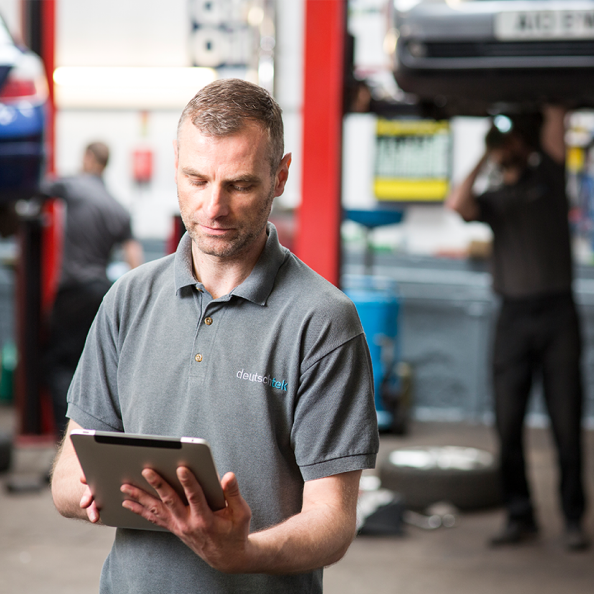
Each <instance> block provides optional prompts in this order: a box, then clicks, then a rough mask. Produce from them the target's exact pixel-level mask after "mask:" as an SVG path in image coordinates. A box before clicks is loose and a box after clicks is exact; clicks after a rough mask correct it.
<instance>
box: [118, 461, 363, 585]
mask: <svg viewBox="0 0 594 594" xmlns="http://www.w3.org/2000/svg"><path fill="white" fill-rule="evenodd" d="M143 474H144V477H145V478H146V479H147V481H148V483H149V484H150V485H151V486H152V487H153V488H154V489H155V490H156V491H157V494H158V496H159V497H153V496H152V495H151V494H149V493H147V492H145V491H143V490H142V489H138V488H136V487H133V486H131V485H124V486H123V487H122V491H123V492H124V493H125V495H126V496H127V498H128V500H127V501H126V502H124V506H125V507H127V508H128V509H130V510H132V511H134V512H135V513H137V514H139V515H141V516H142V517H144V518H146V519H147V520H149V521H151V522H154V523H155V524H157V525H159V526H163V527H165V528H167V529H169V530H170V531H171V532H173V533H174V534H176V535H177V536H178V537H179V538H180V539H181V540H182V541H183V542H184V543H185V544H186V545H187V546H188V547H189V548H190V549H192V550H193V551H194V552H195V553H196V554H197V555H199V556H200V557H201V558H202V559H204V560H205V561H206V562H207V563H208V564H209V565H211V566H212V567H214V568H215V569H218V570H220V571H223V572H226V573H267V574H284V575H287V574H292V573H302V572H305V571H311V570H313V569H317V568H319V567H324V566H326V565H330V564H332V563H335V562H337V561H338V560H339V559H341V558H342V556H343V555H344V554H345V553H346V551H347V549H348V547H349V545H350V543H351V541H352V540H353V538H354V535H355V520H356V505H357V495H358V488H359V479H360V476H361V471H354V472H346V473H343V474H338V475H335V476H330V477H326V478H321V479H317V480H311V481H307V482H306V483H305V486H304V490H303V505H302V509H301V512H300V513H298V514H296V515H295V516H292V517H291V518H289V519H288V520H286V521H285V522H283V523H281V524H278V525H276V526H273V527H271V528H268V529H266V530H262V531H261V532H255V533H253V534H250V533H249V525H250V519H251V511H250V508H249V506H248V504H247V502H246V501H245V500H244V499H243V497H242V496H241V493H240V491H239V485H238V483H237V479H236V477H235V475H234V474H233V473H227V474H226V475H225V476H224V477H223V479H222V481H221V483H222V486H223V491H224V493H225V499H226V501H227V507H226V508H225V509H223V510H220V511H217V512H212V511H211V510H210V508H209V507H208V504H207V503H206V500H205V498H204V494H203V492H202V490H201V488H200V486H199V484H198V482H197V481H196V479H195V477H194V475H193V474H192V473H191V472H190V471H189V470H188V469H186V468H179V469H178V478H179V479H180V482H181V484H182V485H183V487H184V490H185V494H186V497H187V499H188V505H187V506H186V505H184V503H183V502H182V500H181V499H180V498H179V497H178V495H177V494H176V493H175V491H174V490H173V489H172V488H171V487H170V486H169V485H168V484H167V483H166V482H165V481H164V480H163V479H162V478H161V477H160V476H159V475H158V474H157V473H155V472H153V471H151V470H145V471H144V473H143Z"/></svg>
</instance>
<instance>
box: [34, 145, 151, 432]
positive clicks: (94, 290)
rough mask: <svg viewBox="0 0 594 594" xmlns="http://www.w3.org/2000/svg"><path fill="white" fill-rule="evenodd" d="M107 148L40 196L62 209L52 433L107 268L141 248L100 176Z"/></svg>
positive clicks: (48, 354) (133, 259)
mask: <svg viewBox="0 0 594 594" xmlns="http://www.w3.org/2000/svg"><path fill="white" fill-rule="evenodd" d="M108 160H109V148H108V147H107V145H106V144H104V143H102V142H93V143H91V144H89V145H88V146H87V147H86V149H85V152H84V156H83V163H82V172H81V173H80V174H79V175H75V176H71V177H63V178H59V179H56V180H46V181H45V182H44V183H43V186H42V190H43V192H44V193H45V194H46V195H48V196H51V197H54V198H61V199H62V200H64V202H65V205H66V220H65V224H64V243H63V253H62V262H61V272H60V278H59V285H58V292H57V295H56V299H55V302H54V305H53V308H52V312H51V316H50V321H49V331H48V339H47V345H46V349H45V355H44V370H45V380H46V384H47V386H48V389H49V391H50V394H51V397H52V403H53V407H54V417H55V422H56V429H57V432H58V434H59V435H61V434H62V433H63V432H64V429H65V428H66V422H67V420H66V394H67V392H68V387H69V386H70V381H71V380H72V376H73V375H74V370H75V369H76V365H77V363H78V360H79V358H80V355H81V353H82V351H83V347H84V344H85V340H86V337H87V333H88V331H89V328H90V327H91V324H92V322H93V319H94V318H95V314H96V313H97V310H98V309H99V305H100V304H101V301H102V299H103V296H104V295H105V293H106V292H107V290H108V289H109V287H110V286H111V282H110V281H109V280H108V278H107V273H106V269H107V265H108V263H109V259H110V256H111V254H112V250H113V248H114V247H115V246H117V245H121V246H122V248H123V254H124V259H125V261H126V262H127V264H128V265H129V266H130V267H131V268H135V267H136V266H138V265H139V264H141V263H142V259H143V251H142V247H141V245H140V244H139V243H138V242H137V241H136V240H135V239H134V238H133V235H132V227H131V221H130V215H129V213H128V212H127V211H126V209H125V208H124V207H123V206H122V205H121V204H120V203H119V202H118V201H117V200H116V199H115V198H113V196H112V195H111V194H110V193H109V191H108V190H107V188H106V187H105V183H104V181H103V177H102V176H103V172H104V170H105V168H106V166H107V163H108Z"/></svg>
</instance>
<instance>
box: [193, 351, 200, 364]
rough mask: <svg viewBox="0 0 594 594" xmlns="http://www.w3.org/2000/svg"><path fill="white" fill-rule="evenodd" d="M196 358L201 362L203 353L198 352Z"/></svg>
mask: <svg viewBox="0 0 594 594" xmlns="http://www.w3.org/2000/svg"><path fill="white" fill-rule="evenodd" d="M194 359H196V362H197V363H200V361H202V355H201V354H200V353H198V354H197V355H196V356H195V357H194Z"/></svg>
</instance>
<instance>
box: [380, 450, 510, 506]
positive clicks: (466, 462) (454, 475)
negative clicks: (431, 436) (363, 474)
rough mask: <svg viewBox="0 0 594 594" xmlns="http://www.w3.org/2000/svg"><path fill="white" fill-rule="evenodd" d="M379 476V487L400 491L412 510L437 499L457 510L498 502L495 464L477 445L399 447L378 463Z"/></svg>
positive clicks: (497, 472)
mask: <svg viewBox="0 0 594 594" xmlns="http://www.w3.org/2000/svg"><path fill="white" fill-rule="evenodd" d="M379 478H380V480H381V485H382V488H384V489H390V490H392V491H396V492H397V493H400V494H401V495H402V497H403V498H404V502H405V504H406V507H407V508H409V509H413V510H424V509H425V508H427V507H429V506H430V505H432V504H433V503H437V502H440V501H446V502H448V503H451V504H452V505H454V506H455V507H457V508H458V509H460V510H477V509H482V508H489V507H496V506H498V505H501V485H500V475H499V468H498V464H497V462H496V460H495V458H494V456H493V455H492V454H491V453H489V452H487V451H485V450H480V449H477V448H466V447H457V446H441V447H440V446H416V447H406V448H399V449H397V450H394V451H392V452H391V453H390V454H389V456H387V457H386V459H385V460H384V461H383V462H382V463H381V465H380V468H379Z"/></svg>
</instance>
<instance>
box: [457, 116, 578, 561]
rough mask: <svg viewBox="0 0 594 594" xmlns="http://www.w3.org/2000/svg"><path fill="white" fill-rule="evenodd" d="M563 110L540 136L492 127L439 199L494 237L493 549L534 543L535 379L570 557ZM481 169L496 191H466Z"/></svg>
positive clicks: (574, 413) (574, 330) (573, 515)
mask: <svg viewBox="0 0 594 594" xmlns="http://www.w3.org/2000/svg"><path fill="white" fill-rule="evenodd" d="M565 116H566V113H565V110H564V109H563V108H561V107H557V106H546V107H545V108H544V109H543V113H542V118H541V125H540V126H539V128H538V129H539V132H540V133H539V134H538V135H535V134H531V133H530V131H531V130H532V129H533V128H532V127H531V126H530V125H529V124H530V123H531V122H530V119H529V118H528V116H524V117H523V118H522V117H520V116H518V117H517V118H516V119H515V120H513V119H510V120H509V121H510V124H511V128H510V129H509V130H506V131H505V132H502V131H500V130H499V129H498V128H497V127H495V126H493V127H492V128H491V130H490V131H489V133H488V134H487V137H486V152H485V154H484V155H483V157H482V158H481V159H480V161H479V163H478V164H477V166H476V167H475V168H474V170H473V171H472V172H471V173H470V174H469V175H468V177H467V178H466V179H465V180H464V181H463V182H462V183H461V184H460V185H459V186H458V187H456V188H454V189H453V190H452V192H451V194H450V196H449V198H448V200H447V205H448V207H449V208H451V209H453V210H455V211H457V212H458V213H459V214H460V215H461V216H462V217H463V218H464V220H466V221H482V222H485V223H487V224H488V225H489V226H490V227H491V229H492V230H493V262H492V267H493V270H492V274H493V289H494V291H495V292H496V293H497V294H498V295H499V296H500V297H501V309H500V312H499V317H498V320H497V326H496V332H495V344H494V349H493V379H494V397H495V420H496V430H497V435H498V438H499V442H500V463H501V473H502V486H503V495H504V501H505V505H506V510H507V521H506V524H505V526H504V528H503V530H502V531H501V533H499V534H497V535H496V536H495V537H493V538H492V539H491V541H490V542H491V544H492V545H493V546H497V545H505V544H510V543H517V542H520V541H523V540H527V539H530V538H533V537H535V536H536V535H537V533H538V524H537V521H536V517H535V510H534V506H533V503H532V498H531V495H530V488H529V484H528V480H527V477H526V463H525V457H524V444H523V425H524V416H525V413H526V409H527V405H528V400H529V396H530V392H531V388H532V385H533V380H534V378H535V376H536V375H540V378H541V380H542V386H543V393H544V398H545V401H546V406H547V410H548V413H549V416H550V419H551V426H552V430H553V435H554V439H555V444H556V447H557V450H558V459H559V466H560V497H561V506H562V512H563V515H564V518H565V528H566V529H565V544H566V547H567V548H568V549H569V550H578V549H584V548H586V547H587V546H588V545H589V541H588V538H587V536H586V535H585V533H584V531H583V528H582V517H583V515H584V510H585V496H584V488H583V482H582V434H581V418H582V401H583V396H582V379H581V372H580V354H581V339H580V328H579V320H578V315H577V312H576V307H575V304H574V300H573V294H572V258H571V246H570V232H569V223H568V201H567V196H566V193H565V168H564V163H565V143H564V136H565V127H564V121H565ZM488 162H491V163H492V164H493V165H494V166H495V168H496V170H498V172H499V175H500V180H501V183H500V185H499V187H497V188H496V189H492V190H489V191H487V192H484V193H483V194H480V195H477V194H476V193H475V192H474V189H473V188H474V185H475V181H476V179H477V177H478V176H479V174H480V173H481V172H482V171H483V169H484V167H485V166H486V164H487V163H488Z"/></svg>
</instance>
